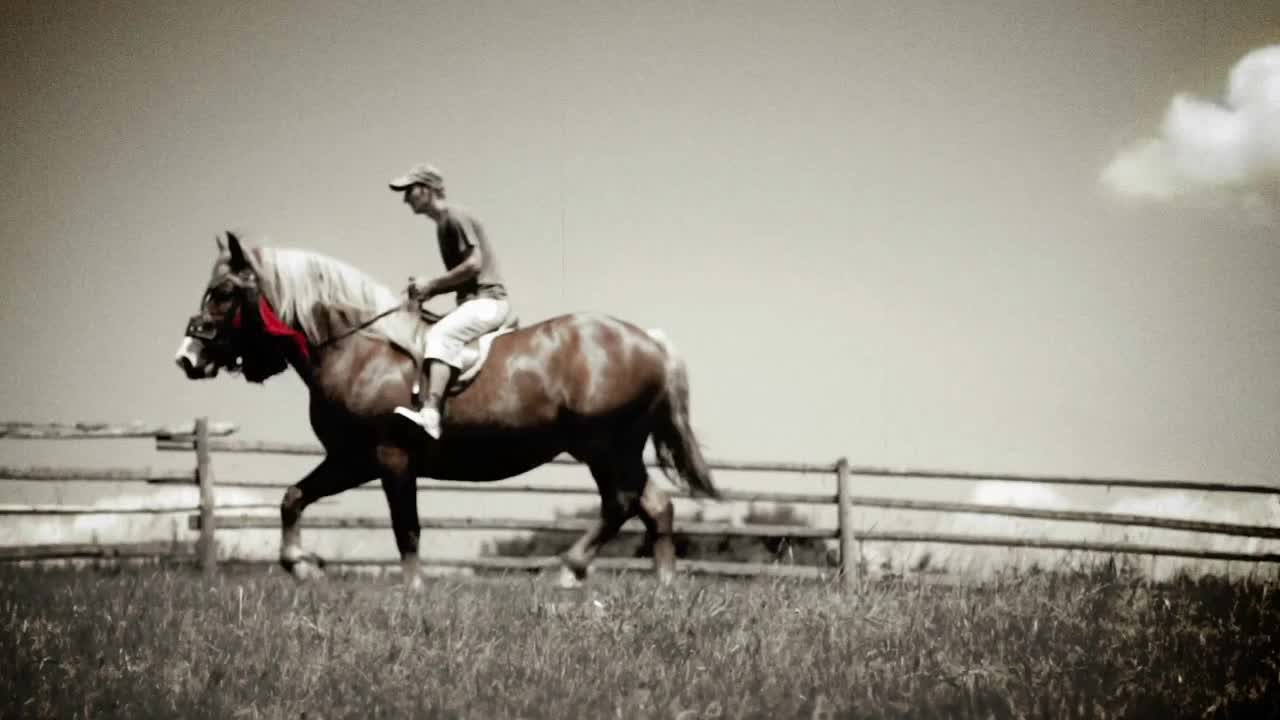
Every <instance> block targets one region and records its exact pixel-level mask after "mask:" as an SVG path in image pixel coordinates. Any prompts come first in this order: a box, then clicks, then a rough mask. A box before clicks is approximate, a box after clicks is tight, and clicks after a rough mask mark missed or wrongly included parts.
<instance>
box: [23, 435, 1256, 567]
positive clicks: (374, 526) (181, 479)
mask: <svg viewBox="0 0 1280 720" xmlns="http://www.w3.org/2000/svg"><path fill="white" fill-rule="evenodd" d="M236 430H237V426H236V425H235V424H233V423H227V422H220V423H217V422H209V421H208V420H206V419H204V418H198V419H196V421H195V422H193V423H189V424H188V423H174V424H143V423H123V424H109V423H65V424H60V423H25V422H0V438H12V439H34V440H40V439H55V440H56V439H72V438H84V439H95V438H96V439H107V438H117V439H121V438H151V439H152V440H153V442H154V446H155V449H156V450H158V451H161V452H183V453H193V454H194V459H195V466H194V467H193V468H191V469H187V470H156V469H152V468H74V467H71V468H68V467H15V466H0V480H11V481H26V482H58V481H89V482H140V483H146V484H151V485H166V486H172V485H180V486H186V487H194V488H196V489H198V491H199V497H200V499H199V502H198V504H196V505H194V506H193V505H183V506H180V507H110V506H102V505H68V504H58V505H37V504H25V505H20V504H10V505H0V516H5V517H18V516H35V517H38V516H74V515H106V514H123V515H129V514H161V513H181V514H183V515H186V516H187V518H188V522H187V525H188V527H189V528H190V529H191V530H195V531H198V533H199V540H198V541H197V542H194V543H187V544H186V545H183V546H181V547H177V546H175V545H174V543H173V541H166V542H156V543H131V544H126V545H120V546H102V545H98V544H94V543H88V544H85V543H70V544H64V545H31V546H22V547H16V548H15V547H10V548H0V560H4V559H30V558H45V557H47V558H70V557H85V558H95V557H96V558H111V557H144V556H151V555H155V554H165V553H167V552H177V553H178V556H180V557H184V558H187V559H189V560H195V561H197V562H198V563H199V564H200V565H201V566H202V567H203V568H204V569H205V571H206V572H213V571H214V568H215V567H216V565H217V564H219V563H233V564H234V563H249V564H257V563H263V562H267V563H273V562H276V561H275V560H274V559H272V560H251V559H245V558H240V559H237V558H224V559H219V558H217V556H216V554H215V542H214V538H215V532H216V531H235V530H253V529H262V530H277V531H278V530H279V528H280V517H279V512H278V511H279V504H278V502H261V503H258V502H244V503H238V504H236V503H222V504H219V503H217V502H216V499H215V495H216V489H218V488H226V489H233V488H234V489H244V490H264V491H267V490H270V491H277V492H278V491H280V490H282V489H283V488H285V487H287V486H288V484H289V483H288V482H275V483H272V482H248V481H245V480H237V479H223V480H218V481H217V482H215V481H214V478H213V463H212V454H213V453H215V452H220V453H248V454H269V455H298V456H320V455H322V454H323V450H322V448H321V447H320V445H319V444H317V443H290V442H272V441H256V440H244V439H239V438H232V437H228V436H229V435H233V434H234V433H235V432H236ZM645 462H646V464H647V465H648V466H649V467H656V466H657V463H656V461H655V460H654V459H653V458H652V457H648V458H646V461H645ZM550 464H551V465H564V466H576V467H583V465H582V463H580V462H578V461H577V460H575V459H572V458H570V457H567V456H562V457H558V458H556V459H554V460H552V461H551V462H550ZM708 464H709V466H710V467H711V468H712V469H713V470H718V471H731V472H748V473H752V472H758V473H795V474H805V475H815V476H818V477H820V478H828V479H832V480H834V481H835V482H834V490H835V492H785V491H784V492H764V491H744V490H734V489H724V490H723V491H722V494H723V500H724V501H726V502H740V503H777V504H814V505H823V506H835V508H836V510H837V520H838V522H837V524H836V527H834V528H828V527H812V526H809V525H779V524H757V523H745V524H729V523H726V522H701V521H688V522H686V521H682V520H679V519H677V522H676V526H675V533H676V534H677V535H688V536H722V537H754V538H771V539H782V538H792V539H811V540H819V541H833V540H834V541H838V547H839V553H838V555H832V554H830V553H831V551H830V550H828V553H829V554H828V559H830V558H831V557H838V558H839V561H838V564H837V565H835V566H824V565H821V564H818V565H792V564H787V563H739V562H728V561H710V560H701V559H680V560H679V561H678V563H677V567H678V568H679V569H681V570H682V571H688V572H697V573H705V574H712V575H726V576H728V575H739V576H754V575H769V576H789V577H810V578H814V577H819V578H820V577H829V576H830V577H839V578H842V579H843V581H844V584H845V586H846V587H851V586H853V585H856V583H857V581H858V580H859V579H860V576H859V573H860V572H861V566H862V564H863V563H862V560H861V557H862V554H861V545H863V544H865V543H937V544H948V545H973V546H984V545H985V546H997V547H1007V548H1027V549H1042V550H1058V551H1078V552H1096V553H1110V554H1139V555H1151V556H1171V557H1186V558H1199V559H1206V560H1227V561H1244V562H1255V563H1256V562H1269V563H1280V553H1275V552H1232V551H1220V550H1209V549H1200V548H1188V547H1175V546H1166V545H1150V544H1134V543H1120V542H1091V541H1072V540H1050V539H1045V538H1036V537H1021V536H1015V535H1004V536H1000V535H963V534H949V533H941V532H906V531H895V530H880V529H874V530H859V529H857V528H855V527H854V523H853V515H852V514H851V511H852V509H853V508H879V509H889V510H904V511H918V512H935V513H943V514H976V515H989V516H1002V517H1016V518H1026V519H1032V520H1041V521H1050V522H1074V523H1087V524H1091V525H1113V526H1124V527H1145V528H1154V529H1162V530H1170V531H1180V532H1188V533H1200V534H1218V535H1228V536H1234V537H1245V538H1255V539H1263V540H1276V539H1280V527H1271V526H1266V525H1249V524H1239V523H1224V522H1214V521H1212V520H1201V519H1192V518H1176V517H1159V516H1148V515H1137V514H1126V513H1112V512H1094V511H1087V510H1058V509H1048V508H1027V507H1016V506H1008V505H995V504H979V503H968V502H944V501H932V500H914V499H902V498H892V497H877V496H868V495H856V494H853V492H852V488H851V478H853V477H863V476H868V477H889V478H903V479H923V480H947V481H970V482H971V481H977V480H991V481H1001V482H1020V483H1035V484H1042V485H1077V486H1086V487H1087V486H1092V487H1107V488H1131V489H1144V490H1149V489H1163V490H1182V491H1194V492H1229V493H1243V494H1254V495H1267V496H1272V497H1280V485H1276V486H1273V485H1265V484H1231V483H1220V482H1200V481H1190V480H1176V479H1141V478H1128V477H1084V476H1076V475H1050V474H1014V473H995V472H971V471H951V470H937V469H910V468H891V467H886V466H873V465H853V464H850V463H848V461H847V460H844V459H839V460H837V461H835V462H829V463H807V462H755V461H733V460H724V459H714V458H713V459H709V460H708ZM352 491H355V492H361V493H365V492H377V493H379V494H381V493H382V488H381V486H380V484H379V483H377V482H376V481H375V482H371V483H366V484H364V485H361V486H359V487H356V488H353V489H352ZM418 491H419V492H454V493H476V492H488V493H508V494H511V493H516V494H544V495H580V496H591V497H595V496H597V495H598V493H597V490H596V488H595V487H594V485H593V484H591V483H589V482H584V483H583V484H582V485H578V486H567V485H559V486H552V485H537V484H531V483H527V482H496V483H461V482H443V481H437V480H429V479H425V478H424V479H420V480H419V483H418ZM670 494H671V495H672V496H673V497H674V498H676V499H689V498H691V495H690V494H689V493H688V492H686V491H683V490H672V491H670ZM329 500H332V499H326V500H322V501H321V502H327V501H329ZM699 502H703V503H705V502H708V501H707V500H706V499H702V498H699ZM251 511H252V512H251ZM256 511H262V512H256ZM595 522H596V521H595V520H594V519H590V518H580V517H559V518H555V519H550V520H544V519H517V518H496V517H465V516H464V517H423V518H420V525H421V527H422V528H423V529H424V530H447V531H464V530H483V531H516V532H557V533H581V532H584V531H586V530H587V529H588V528H590V527H592V526H593V525H594V524H595ZM301 528H303V529H307V528H310V529H321V530H334V531H341V530H385V529H390V528H391V521H390V518H389V517H388V516H386V515H382V514H380V515H377V516H347V515H340V516H329V515H324V514H321V515H304V516H303V519H302V522H301ZM642 532H644V527H643V524H642V523H640V522H639V521H638V520H637V519H633V520H631V521H629V522H628V523H626V524H625V525H624V526H623V528H622V530H621V533H623V534H636V533H642ZM175 547H177V549H176V550H175ZM422 562H423V563H424V564H426V565H434V566H438V567H467V568H472V569H495V570H497V569H510V570H521V569H524V570H539V569H547V568H554V567H557V566H558V565H559V564H560V559H559V558H558V557H555V556H552V557H505V556H481V557H467V558H446V557H424V558H422ZM651 563H652V561H651V559H647V558H598V559H596V560H595V561H594V563H593V564H594V565H596V566H599V567H602V568H605V569H636V570H646V569H649V568H651V567H652V564H651ZM327 564H331V565H398V564H399V559H398V558H396V557H390V556H387V557H373V558H359V557H348V558H342V559H334V560H329V561H328V562H327Z"/></svg>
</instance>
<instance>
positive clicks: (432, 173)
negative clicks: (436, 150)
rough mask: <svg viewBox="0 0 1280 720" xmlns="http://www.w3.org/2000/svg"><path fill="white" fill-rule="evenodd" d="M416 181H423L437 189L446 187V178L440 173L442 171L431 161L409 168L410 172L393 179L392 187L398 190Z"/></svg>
mask: <svg viewBox="0 0 1280 720" xmlns="http://www.w3.org/2000/svg"><path fill="white" fill-rule="evenodd" d="M416 183H422V184H423V185H426V186H427V187H429V188H432V189H435V190H440V189H443V188H444V178H443V177H442V176H441V175H440V171H439V170H437V169H436V168H435V166H434V165H431V164H430V163H419V164H417V165H414V166H413V167H411V168H409V172H407V173H405V174H404V175H401V176H400V177H398V178H396V179H394V180H392V181H391V189H392V190H396V191H399V190H404V189H405V188H407V187H409V186H411V185H414V184H416Z"/></svg>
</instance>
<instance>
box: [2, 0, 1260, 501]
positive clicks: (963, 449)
mask: <svg viewBox="0 0 1280 720" xmlns="http://www.w3.org/2000/svg"><path fill="white" fill-rule="evenodd" d="M5 16H6V17H7V18H9V20H7V21H6V22H5V24H4V26H3V28H0V38H2V40H0V42H2V43H3V45H2V47H3V51H4V56H5V66H6V72H5V73H4V74H3V75H2V76H0V84H2V85H0V87H2V88H3V94H4V97H5V98H6V101H5V102H4V103H3V105H2V106H0V132H3V136H4V137H5V138H6V140H5V142H4V143H3V144H2V145H0V162H2V164H3V167H4V168H5V169H6V171H7V175H8V177H7V182H5V183H4V184H3V186H2V187H0V217H3V219H4V222H3V224H2V225H0V228H2V229H0V232H3V233H4V246H5V248H6V250H7V256H8V258H7V260H6V262H5V263H4V270H3V283H4V288H5V294H6V301H5V303H4V309H3V316H2V317H0V335H2V336H3V337H4V338H5V340H4V342H3V343H2V344H0V347H3V350H2V351H0V352H2V353H3V355H2V356H0V357H2V363H3V365H2V367H3V373H2V377H3V379H2V380H0V408H2V409H3V416H4V417H6V418H12V419H24V420H50V421H52V420H64V421H69V420H133V419H140V420H146V421H155V422H171V421H181V420H186V419H189V418H192V417H194V416H197V415H201V414H207V415H209V416H211V417H213V418H214V419H223V420H233V421H237V422H239V423H240V424H241V427H242V432H241V434H242V435H243V436H244V437H249V438H261V439H277V440H302V441H308V440H312V439H313V438H312V435H311V433H310V430H309V428H308V426H307V420H306V396H305V390H304V388H303V386H302V384H301V382H300V381H299V380H298V379H297V377H296V376H294V375H292V374H286V375H282V376H278V377H276V378H273V379H271V380H269V381H268V382H267V383H266V385H265V386H251V385H248V384H246V383H245V382H244V381H243V380H242V379H240V378H228V377H226V376H220V377H219V378H218V379H217V380H215V381H213V382H201V383H195V382H191V381H188V380H187V379H185V377H184V376H183V375H182V374H181V373H180V372H179V370H178V369H177V368H176V367H175V366H174V364H173V354H174V350H175V349H176V347H177V345H178V342H179V340H180V335H181V331H182V329H183V325H184V323H185V320H186V318H187V316H188V315H190V314H191V312H193V311H194V309H195V307H196V304H197V300H198V299H199V296H200V293H201V291H202V290H203V287H204V283H205V281H206V280H207V277H208V272H209V269H210V264H211V262H212V261H213V259H214V255H215V247H214V236H215V235H216V234H218V233H221V232H223V231H225V230H227V229H236V230H240V231H242V232H244V233H245V234H246V236H247V237H248V238H249V239H250V240H253V241H258V242H266V243H268V244H275V245H283V246H299V247H304V248H308V249H312V250H317V251H321V252H324V253H328V254H331V255H333V256H336V257H339V258H341V259H344V260H347V261H348V262H351V263H352V264H354V265H356V266H357V267H360V268H361V269H364V270H366V271H368V272H370V273H371V274H373V275H374V276H375V277H377V278H378V279H380V280H382V281H383V282H385V283H387V284H388V285H391V286H393V287H394V288H396V289H399V288H400V287H401V286H403V284H404V282H405V279H406V278H407V276H408V275H410V274H431V273H436V272H438V271H439V270H440V269H441V264H440V260H439V257H438V254H437V251H436V250H435V248H434V227H433V226H432V225H431V224H430V222H429V221H427V220H425V219H424V218H420V217H415V216H413V215H411V214H410V212H409V211H408V210H407V208H405V206H404V205H403V204H402V203H401V200H400V197H399V196H398V195H397V194H395V193H392V192H390V191H389V190H388V189H387V186H386V183H387V181H388V180H389V179H390V178H391V177H393V176H395V175H397V174H399V173H401V172H403V171H404V170H405V169H407V168H408V167H409V166H410V165H411V164H413V163H416V162H419V161H430V162H433V163H435V164H436V165H438V166H439V167H440V168H441V169H442V171H443V172H444V174H445V177H446V180H447V182H448V185H449V191H450V196H451V198H452V199H454V200H455V201H457V202H459V203H461V204H463V205H466V206H468V207H470V208H472V209H473V210H475V211H476V212H477V213H478V214H479V216H480V217H481V219H482V221H483V222H484V223H485V224H486V226H487V228H488V231H489V235H490V238H491V241H492V243H493V245H494V248H495V251H496V252H497V253H498V254H499V256H500V258H501V262H502V264H503V267H504V269H505V272H506V274H507V276H508V278H509V280H510V289H511V292H512V295H513V298H512V299H513V303H514V304H515V307H516V310H517V312H518V313H519V314H520V316H521V318H522V320H523V321H524V322H525V323H526V324H530V323H533V322H536V321H538V320H540V319H544V318H547V317H550V316H552V315H555V314H559V313H563V312H572V311H579V310H589V311H598V312H605V313H609V314H613V315H616V316H618V317H621V318H623V319H626V320H629V321H633V322H636V323H638V324H640V325H642V326H646V327H660V328H662V329H663V330H665V331H666V332H667V333H668V334H669V335H670V336H671V338H672V339H673V341H674V342H675V343H676V344H677V346H678V347H679V348H680V349H681V350H682V351H683V352H684V354H685V356H686V358H687V361H688V364H689V369H690V374H691V384H692V388H691V390H692V411H693V421H694V424H695V427H696V428H697V430H698V431H699V432H700V434H701V438H702V439H703V441H704V443H705V444H706V447H707V450H706V451H707V453H708V454H710V455H712V456H715V457H724V458H733V459H759V460H802V461H824V462H825V461H830V460H833V459H834V458H836V457H838V456H840V455H846V456H848V457H849V459H850V461H851V462H853V463H856V464H886V465H906V466H924V467H930V468H955V469H964V470H989V471H1001V470H1005V471H1013V472H1037V473H1057V472H1062V473H1069V472H1080V473H1094V474H1136V475H1140V476H1160V477H1166V476H1173V477H1182V478H1193V479H1196V478H1198V479H1206V480H1208V479H1215V480H1225V481H1232V480H1241V481H1249V482H1258V481H1263V482H1268V481H1270V482H1274V481H1275V478H1276V476H1277V472H1278V471H1280V383H1277V376H1276V368H1277V367H1280V282H1278V280H1280V242H1277V241H1278V240H1280V230H1278V229H1277V228H1276V227H1265V226H1258V225H1256V224H1250V223H1246V222H1244V221H1242V220H1241V219H1238V218H1236V217H1232V216H1231V215H1230V214H1226V213H1222V212H1214V211H1210V210H1204V209H1201V210H1190V209H1179V208H1178V207H1177V206H1138V205H1131V204H1127V203H1121V202H1118V201H1117V200H1116V199H1115V198H1114V197H1111V196H1109V195H1107V194H1106V193H1105V192H1103V191H1102V189H1101V186H1100V183H1099V182H1098V175H1099V173H1100V172H1101V170H1102V168H1103V167H1104V166H1105V165H1106V163H1107V162H1108V160H1109V159H1110V158H1111V157H1112V155H1113V154H1114V153H1115V152H1116V151H1117V150H1118V149H1119V148H1120V147H1122V146H1123V145H1124V144H1125V143H1128V142H1129V141H1131V140H1133V139H1134V138H1136V137H1139V136H1141V135H1144V134H1146V133H1148V132H1150V131H1151V129H1152V128H1154V127H1155V126H1156V125H1157V124H1158V122H1159V120H1160V116H1161V114H1162V112H1163V111H1164V109H1165V107H1166V105H1167V104H1168V101H1169V98H1170V97H1171V96H1172V95H1173V94H1175V93H1177V92H1182V91H1186V92H1191V93H1195V94H1197V95H1201V96H1204V97H1208V98H1215V97H1218V96H1220V95H1221V93H1222V92H1223V90H1224V87H1225V83H1226V76H1227V72H1228V70H1229V68H1230V67H1231V65H1232V64H1233V63H1234V62H1235V61H1236V60H1237V59H1238V58H1239V57H1240V56H1242V55H1243V54H1244V53H1246V52H1247V51H1249V50H1251V49H1253V48H1255V47H1258V46H1261V45H1264V44H1268V43H1274V42H1275V41H1276V40H1277V37H1278V31H1280V4H1277V3H1275V2H1273V1H1271V0H1253V1H1246V2H1231V3H1227V4H1223V3H1210V2H1202V3H1197V2H1166V3H1147V2H1113V1H1112V0H1106V1H1105V2H1104V1H1102V0H1090V1H1089V2H1076V3H1059V2H1026V1H1025V0H1018V1H1013V0H1010V1H1008V2H974V3H955V2H950V1H945V2H944V1H942V0H938V1H937V2H911V3H898V2H892V3H880V4H874V3H863V2H851V1H830V0H828V1H825V2H808V3H781V2H777V3H750V4H748V3H743V2H735V3H712V2H705V3H704V2H699V3H649V4H643V5H640V4H631V3H622V2H616V3H573V2H558V3H556V2H547V3H503V2H479V3H477V2H466V3H462V2H453V3H403V4H401V5H400V6H397V5H396V4H393V3H384V4H380V5H363V4H361V5H353V4H350V3H326V2H307V3H260V2H253V3H174V2H170V1H166V2H163V3H162V2H154V3H134V4H131V5H130V6H124V5H119V4H112V5H107V4H101V3H13V4H11V7H8V8H7V9H6V10H5ZM437 302H438V303H439V305H440V306H441V309H442V308H444V307H449V306H451V303H452V299H451V298H450V299H449V300H440V301H437ZM6 452H8V451H7V450H6ZM584 477H585V476H584Z"/></svg>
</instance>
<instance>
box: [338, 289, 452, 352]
mask: <svg viewBox="0 0 1280 720" xmlns="http://www.w3.org/2000/svg"><path fill="white" fill-rule="evenodd" d="M410 302H412V301H410V300H406V301H404V302H402V303H400V304H399V305H394V306H392V307H389V308H387V309H386V310H383V311H382V312H380V313H378V314H377V315H374V316H373V317H371V318H369V319H368V320H365V321H364V322H362V323H360V324H359V325H356V326H355V327H353V328H351V329H349V330H345V331H343V332H341V333H339V334H337V335H334V336H333V337H330V338H327V339H325V340H324V341H322V342H318V343H316V344H315V345H314V347H315V348H316V349H317V350H319V349H320V348H322V347H325V346H326V345H329V344H331V343H335V342H337V341H339V340H342V339H343V338H348V337H351V336H352V335H355V334H356V333H358V332H360V331H361V330H364V329H365V328H367V327H369V326H370V325H372V324H374V323H376V322H378V321H379V320H381V319H382V318H384V317H386V316H388V315H390V314H391V313H394V312H399V311H400V310H404V309H406V308H407V307H408V306H409V303H410ZM419 312H421V313H422V316H423V317H424V318H425V319H426V320H427V322H429V323H433V324H434V323H437V322H439V321H440V318H442V317H443V316H442V315H437V314H435V313H433V312H431V311H430V310H425V309H420V310H419Z"/></svg>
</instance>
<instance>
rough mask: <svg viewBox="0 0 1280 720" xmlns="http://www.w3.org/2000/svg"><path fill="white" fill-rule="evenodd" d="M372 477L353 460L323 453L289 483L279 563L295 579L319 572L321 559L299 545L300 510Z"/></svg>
mask: <svg viewBox="0 0 1280 720" xmlns="http://www.w3.org/2000/svg"><path fill="white" fill-rule="evenodd" d="M371 477H372V475H371V474H370V473H368V472H360V471H359V469H358V468H357V467H356V466H355V465H353V464H352V463H348V462H343V461H341V460H339V459H337V458H334V457H326V458H325V459H324V460H322V461H321V462H320V464H319V465H317V466H316V467H315V468H314V469H312V470H311V472H309V473H307V476H306V477H304V478H302V479H301V480H299V481H298V482H297V483H295V484H293V485H290V486H289V488H288V489H287V490H285V492H284V499H283V500H282V501H281V502H280V534H281V537H280V565H281V566H282V567H284V569H285V570H288V571H289V573H290V574H292V575H293V577H294V578H295V579H297V580H307V579H309V578H311V577H314V576H316V575H319V574H322V570H321V569H322V568H323V567H324V561H323V560H322V559H321V558H320V557H319V556H318V555H316V554H315V553H308V552H305V551H303V549H302V528H300V527H299V524H300V523H301V520H302V511H303V510H305V509H306V508H307V506H308V505H310V504H311V503H313V502H315V501H316V500H319V499H320V498H322V497H327V496H329V495H336V494H337V493H340V492H342V491H344V490H347V489H350V488H353V487H355V486H357V485H359V484H361V483H363V482H366V481H367V480H369V479H370V478H371Z"/></svg>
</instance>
